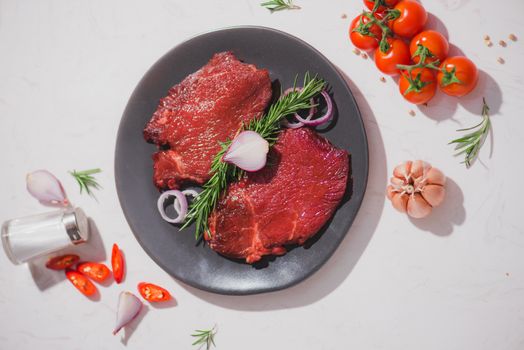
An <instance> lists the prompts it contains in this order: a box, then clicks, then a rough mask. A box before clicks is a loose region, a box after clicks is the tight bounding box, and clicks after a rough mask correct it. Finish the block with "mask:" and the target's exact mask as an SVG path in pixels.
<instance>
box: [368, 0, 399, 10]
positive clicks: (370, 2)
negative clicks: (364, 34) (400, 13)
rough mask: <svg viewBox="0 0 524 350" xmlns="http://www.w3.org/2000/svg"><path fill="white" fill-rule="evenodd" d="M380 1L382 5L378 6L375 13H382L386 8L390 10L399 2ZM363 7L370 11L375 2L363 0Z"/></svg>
mask: <svg viewBox="0 0 524 350" xmlns="http://www.w3.org/2000/svg"><path fill="white" fill-rule="evenodd" d="M379 1H381V3H382V5H380V6H379V7H378V9H377V12H384V11H385V10H387V9H388V8H392V7H393V6H395V5H396V4H397V2H399V0H379ZM364 5H366V7H367V8H368V9H369V10H370V11H372V10H373V7H375V0H364ZM384 5H385V6H384Z"/></svg>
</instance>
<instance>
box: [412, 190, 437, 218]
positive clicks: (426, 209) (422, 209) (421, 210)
mask: <svg viewBox="0 0 524 350" xmlns="http://www.w3.org/2000/svg"><path fill="white" fill-rule="evenodd" d="M431 209H432V208H431V205H429V204H428V202H426V200H425V199H424V198H423V197H422V196H421V195H420V194H419V193H415V194H413V195H412V196H410V197H409V200H408V205H407V211H408V215H409V216H411V217H412V218H415V219H420V218H423V217H426V216H428V215H429V214H430V213H431Z"/></svg>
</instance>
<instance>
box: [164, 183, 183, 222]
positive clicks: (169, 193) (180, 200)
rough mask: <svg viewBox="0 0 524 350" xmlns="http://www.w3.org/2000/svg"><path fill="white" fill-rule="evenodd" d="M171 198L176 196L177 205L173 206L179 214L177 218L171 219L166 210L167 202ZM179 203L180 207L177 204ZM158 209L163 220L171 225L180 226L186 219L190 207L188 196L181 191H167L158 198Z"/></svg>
mask: <svg viewBox="0 0 524 350" xmlns="http://www.w3.org/2000/svg"><path fill="white" fill-rule="evenodd" d="M171 196H175V203H174V204H173V206H174V207H175V211H176V212H177V214H178V216H177V217H176V218H170V217H169V216H167V214H166V211H165V209H164V202H165V200H166V199H167V198H169V197H171ZM177 201H178V205H177V204H176V203H177ZM157 207H158V212H159V213H160V216H162V219H164V220H165V221H167V222H169V223H171V224H180V223H181V222H184V219H185V218H186V215H187V207H188V205H187V199H186V196H185V195H184V194H183V193H182V192H181V191H179V190H169V191H165V192H164V193H162V194H161V195H160V197H158V201H157Z"/></svg>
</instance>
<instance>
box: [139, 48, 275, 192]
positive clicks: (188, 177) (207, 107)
mask: <svg viewBox="0 0 524 350" xmlns="http://www.w3.org/2000/svg"><path fill="white" fill-rule="evenodd" d="M270 99H271V81H270V79H269V73H268V71H267V70H265V69H257V67H255V66H254V65H252V64H245V63H242V62H240V61H239V60H238V59H237V58H236V57H235V56H234V55H233V53H231V52H222V53H218V54H215V55H214V56H213V58H211V60H210V61H209V62H208V63H207V64H206V65H205V66H204V67H202V68H201V69H200V70H198V71H197V72H195V73H193V74H191V75H189V76H188V77H186V78H185V79H184V80H183V81H182V82H181V83H180V84H178V85H175V86H174V87H173V88H171V89H170V90H169V92H168V95H167V96H166V97H164V98H163V99H162V100H160V103H159V105H158V108H157V110H156V111H155V113H154V114H153V117H152V118H151V120H150V121H149V123H147V125H146V127H145V129H144V138H145V139H146V140H147V141H148V142H151V143H155V144H157V145H159V146H161V148H162V149H161V150H160V151H158V152H157V153H155V154H154V155H153V161H154V182H155V185H156V186H157V187H158V188H159V189H164V188H180V187H181V186H182V185H184V184H185V183H196V184H203V183H205V182H206V181H207V180H208V179H209V177H210V174H209V171H210V168H211V162H212V160H213V157H214V156H215V155H216V154H217V153H218V151H219V150H220V145H219V142H223V141H226V140H227V139H228V138H233V137H234V136H235V134H236V133H237V132H238V130H239V128H240V126H241V125H242V123H243V122H247V121H249V120H251V119H253V118H258V117H260V116H261V115H262V113H263V112H264V109H265V108H266V106H267V104H268V103H269V100H270Z"/></svg>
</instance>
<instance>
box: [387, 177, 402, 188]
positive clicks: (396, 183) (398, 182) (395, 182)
mask: <svg viewBox="0 0 524 350" xmlns="http://www.w3.org/2000/svg"><path fill="white" fill-rule="evenodd" d="M389 181H391V184H392V185H393V187H402V186H404V185H406V181H404V180H402V179H401V178H398V177H392V178H391V179H390V180H389Z"/></svg>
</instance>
